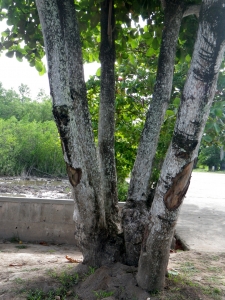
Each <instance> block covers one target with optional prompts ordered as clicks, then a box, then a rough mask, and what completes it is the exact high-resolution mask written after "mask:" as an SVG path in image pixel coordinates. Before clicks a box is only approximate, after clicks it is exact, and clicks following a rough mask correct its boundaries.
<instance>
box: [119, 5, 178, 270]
mask: <svg viewBox="0 0 225 300" xmlns="http://www.w3.org/2000/svg"><path fill="white" fill-rule="evenodd" d="M182 14H183V8H182V7H181V6H178V5H177V4H170V5H169V7H168V8H167V9H166V12H165V26H164V31H163V36H162V43H161V49H160V56H159V62H158V73H157V78H156V84H155V88H154V93H153V99H152V101H151V104H150V108H149V111H148V114H147V117H146V122H145V126H144V129H143V132H142V136H141V140H140V144H139V148H138V153H137V157H136V160H135V164H134V167H133V170H132V174H131V181H130V187H129V191H128V199H127V202H126V205H125V208H124V210H123V229H124V238H125V247H126V254H127V263H128V264H131V265H133V264H134V265H137V263H138V259H139V255H140V250H141V242H142V239H143V231H144V226H145V224H146V223H147V222H148V204H147V199H148V192H149V182H150V176H151V170H152V163H153V159H154V156H155V152H156V148H157V143H158V139H159V133H160V129H161V125H162V123H163V120H164V115H165V112H166V109H167V107H168V104H169V101H170V94H171V89H172V81H173V69H174V59H175V55H176V45H177V39H178V35H179V29H180V24H181V20H182Z"/></svg>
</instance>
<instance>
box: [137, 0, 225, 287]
mask: <svg viewBox="0 0 225 300" xmlns="http://www.w3.org/2000/svg"><path fill="white" fill-rule="evenodd" d="M224 28H225V2H224V1H215V0H206V1H204V2H203V5H202V8H201V12H200V24H199V29H198V35H197V40H196V43H195V48H194V53H193V58H192V62H191V67H190V70H189V73H188V77H187V81H186V84H185V87H184V90H183V94H182V98H181V105H180V108H179V112H178V117H177V121H176V125H175V129H174V135H173V139H172V142H171V145H170V147H169V149H168V152H167V155H166V159H165V161H164V164H163V167H162V171H161V175H160V179H159V182H158V185H157V188H156V193H155V197H154V200H153V204H152V207H151V210H150V213H149V224H148V225H147V226H146V228H145V234H144V240H143V244H142V250H141V255H140V259H139V266H138V274H137V280H138V284H139V285H140V286H141V287H142V288H144V289H146V290H149V291H152V290H161V289H163V286H164V280H165V273H166V268H167V264H168V259H169V250H170V244H171V239H172V237H173V232H174V227H175V225H176V222H177V218H178V214H179V209H180V205H181V204H182V201H183V198H184V196H185V193H186V191H187V189H188V186H189V182H190V178H191V172H192V167H193V164H194V160H195V158H196V157H197V153H198V148H199V144H200V141H201V137H202V134H203V130H204V127H205V123H206V120H207V117H208V114H209V109H210V106H211V104H212V100H213V97H214V94H215V91H216V84H217V77H218V72H219V68H220V65H221V62H222V59H223V55H224V50H225V32H224Z"/></svg>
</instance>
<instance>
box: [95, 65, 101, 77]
mask: <svg viewBox="0 0 225 300" xmlns="http://www.w3.org/2000/svg"><path fill="white" fill-rule="evenodd" d="M96 76H101V67H100V68H98V70H97V71H96Z"/></svg>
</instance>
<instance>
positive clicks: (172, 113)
mask: <svg viewBox="0 0 225 300" xmlns="http://www.w3.org/2000/svg"><path fill="white" fill-rule="evenodd" d="M174 115H175V114H174V111H173V110H169V109H168V110H167V111H166V116H168V117H171V116H174Z"/></svg>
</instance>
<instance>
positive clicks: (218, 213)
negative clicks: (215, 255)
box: [176, 172, 225, 252]
mask: <svg viewBox="0 0 225 300" xmlns="http://www.w3.org/2000/svg"><path fill="white" fill-rule="evenodd" d="M176 232H177V233H178V235H179V236H180V237H181V238H182V240H184V241H185V243H186V244H187V245H188V246H189V248H190V249H193V250H199V251H209V252H214V251H215V252H225V174H216V173H211V172H210V173H200V172H199V173H197V172H193V174H192V179H191V184H190V187H189V190H188V193H187V195H186V197H185V199H184V203H183V205H182V208H181V212H180V216H179V220H178V224H177V229H176Z"/></svg>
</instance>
